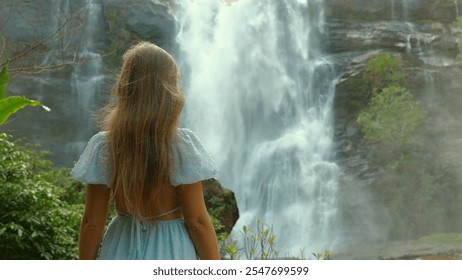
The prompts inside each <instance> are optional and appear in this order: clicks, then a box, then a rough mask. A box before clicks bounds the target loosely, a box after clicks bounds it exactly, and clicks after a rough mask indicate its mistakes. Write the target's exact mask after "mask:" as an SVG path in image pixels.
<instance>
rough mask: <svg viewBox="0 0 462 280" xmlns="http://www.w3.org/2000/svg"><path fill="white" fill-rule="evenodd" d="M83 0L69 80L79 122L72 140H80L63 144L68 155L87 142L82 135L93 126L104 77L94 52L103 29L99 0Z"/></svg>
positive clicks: (96, 52)
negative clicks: (76, 57)
mask: <svg viewBox="0 0 462 280" xmlns="http://www.w3.org/2000/svg"><path fill="white" fill-rule="evenodd" d="M85 2H86V3H85V8H84V9H85V10H84V13H85V15H84V18H85V24H84V25H83V26H82V28H83V30H82V31H81V32H82V34H81V35H82V37H81V38H84V40H81V41H80V42H81V43H80V51H79V53H78V60H79V61H80V63H79V64H78V65H76V66H75V67H74V68H73V70H72V73H71V81H70V83H71V92H72V96H73V98H74V99H75V100H76V101H77V104H78V105H79V106H80V108H79V110H77V112H74V113H73V114H74V116H73V117H74V118H76V119H77V120H76V122H77V123H78V125H79V129H78V131H76V135H75V137H74V139H82V140H81V141H75V142H69V143H67V144H66V152H67V153H69V154H70V155H75V154H79V153H81V151H82V150H83V149H84V148H85V146H86V144H87V141H88V139H87V138H88V137H87V136H86V137H82V135H91V133H92V130H93V129H94V123H93V122H90V121H89V118H91V113H92V112H93V110H95V109H96V108H97V100H98V98H97V97H98V95H100V93H101V92H103V91H104V90H105V89H106V88H105V86H106V85H105V83H104V81H105V80H106V79H107V75H106V73H105V72H104V67H103V58H102V57H101V54H100V53H99V52H98V49H99V47H98V44H100V43H101V42H100V41H101V40H100V38H99V36H100V35H101V34H104V32H105V30H104V19H103V16H102V7H101V5H102V4H101V0H86V1H85Z"/></svg>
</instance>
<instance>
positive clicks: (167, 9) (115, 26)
mask: <svg viewBox="0 0 462 280" xmlns="http://www.w3.org/2000/svg"><path fill="white" fill-rule="evenodd" d="M172 5H173V4H172V2H170V1H152V0H141V1H134V2H127V1H123V0H108V1H104V2H103V14H104V18H105V20H106V24H107V26H108V33H107V34H108V40H109V41H113V42H118V44H119V48H120V49H126V48H127V47H128V46H130V45H131V44H132V43H133V42H134V41H139V40H147V41H150V42H153V43H156V44H158V45H159V46H162V47H163V48H165V49H167V50H169V49H171V48H172V47H173V45H172V44H173V42H174V38H175V36H176V32H175V20H174V17H173V6H172Z"/></svg>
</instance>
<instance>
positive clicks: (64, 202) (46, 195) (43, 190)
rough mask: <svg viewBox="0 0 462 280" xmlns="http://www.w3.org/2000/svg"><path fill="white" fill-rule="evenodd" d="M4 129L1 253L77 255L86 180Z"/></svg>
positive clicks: (0, 144)
mask: <svg viewBox="0 0 462 280" xmlns="http://www.w3.org/2000/svg"><path fill="white" fill-rule="evenodd" d="M45 156H46V154H45V153H38V152H36V151H34V150H33V149H32V148H31V147H25V146H21V145H19V144H17V143H12V142H10V141H9V137H8V136H7V135H6V134H0V186H1V187H0V213H1V214H0V259H75V258H76V257H77V238H78V228H79V225H80V219H81V213H82V212H83V207H84V198H83V194H82V193H79V192H78V190H79V189H81V188H83V185H82V184H80V183H78V182H75V181H73V179H71V178H70V176H69V169H65V168H63V169H57V168H55V167H54V166H53V164H52V163H51V162H50V161H48V160H46V158H45Z"/></svg>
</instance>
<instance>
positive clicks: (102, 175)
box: [71, 128, 218, 260]
mask: <svg viewBox="0 0 462 280" xmlns="http://www.w3.org/2000/svg"><path fill="white" fill-rule="evenodd" d="M108 153H109V150H108V148H107V132H104V131H103V132H99V133H98V134H96V135H94V136H93V137H92V138H91V139H90V141H89V142H88V145H87V147H86V148H85V150H84V151H83V153H82V155H81V156H80V159H79V160H78V161H77V163H76V164H75V166H74V168H73V169H72V171H71V175H72V177H74V179H76V180H79V181H82V182H84V183H87V184H103V185H107V184H108V180H109V172H110V170H109V168H108V166H107V163H106V162H107V161H106V160H105V159H107V158H108ZM170 157H171V159H172V162H173V168H172V172H171V174H170V183H171V184H172V185H173V186H179V185H184V184H191V183H195V182H198V181H202V180H205V179H209V178H213V177H214V176H215V175H216V173H217V172H218V169H217V167H216V165H215V163H214V162H213V160H212V159H211V157H210V156H209V154H208V152H207V150H206V149H205V148H204V146H203V145H202V143H201V142H200V141H199V139H198V138H197V136H196V135H195V134H194V133H193V132H192V131H191V130H189V129H184V128H179V129H178V131H177V135H176V137H174V139H173V141H172V143H171V145H170ZM98 258H99V259H122V260H129V259H152V260H159V259H163V260H181V259H185V260H187V259H197V255H196V251H195V248H194V245H193V243H192V241H191V238H190V237H189V235H188V232H187V231H186V227H185V224H184V220H183V219H174V220H169V221H161V222H158V223H157V224H152V223H149V222H146V221H142V220H139V219H136V218H133V217H131V216H126V215H123V214H118V215H116V216H115V217H114V218H113V219H112V220H111V222H110V223H109V225H108V228H107V231H106V233H105V235H104V238H103V241H102V244H101V248H100V251H99V255H98Z"/></svg>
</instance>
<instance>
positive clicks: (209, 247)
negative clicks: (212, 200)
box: [178, 182, 220, 260]
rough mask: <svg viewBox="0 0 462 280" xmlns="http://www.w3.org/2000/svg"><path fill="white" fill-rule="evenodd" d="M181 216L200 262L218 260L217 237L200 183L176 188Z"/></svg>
mask: <svg viewBox="0 0 462 280" xmlns="http://www.w3.org/2000/svg"><path fill="white" fill-rule="evenodd" d="M178 197H179V200H180V205H181V208H182V210H183V215H184V219H185V223H186V228H187V230H188V233H189V236H190V237H191V239H192V241H193V243H194V246H195V247H196V251H197V254H198V255H199V258H200V259H202V260H219V259H220V253H219V252H218V244H217V237H216V235H215V230H214V229H213V226H212V222H211V221H210V218H209V216H208V213H207V209H206V207H205V202H204V194H203V192H202V182H197V183H194V184H190V185H184V186H181V187H178Z"/></svg>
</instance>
